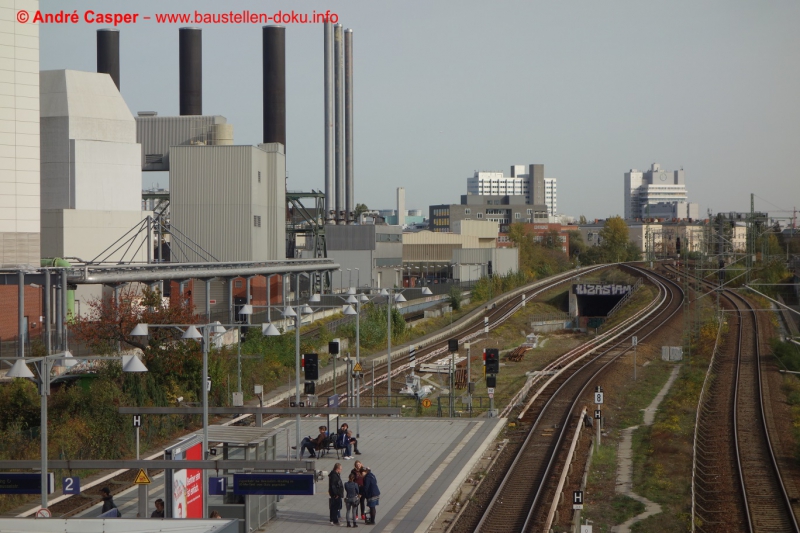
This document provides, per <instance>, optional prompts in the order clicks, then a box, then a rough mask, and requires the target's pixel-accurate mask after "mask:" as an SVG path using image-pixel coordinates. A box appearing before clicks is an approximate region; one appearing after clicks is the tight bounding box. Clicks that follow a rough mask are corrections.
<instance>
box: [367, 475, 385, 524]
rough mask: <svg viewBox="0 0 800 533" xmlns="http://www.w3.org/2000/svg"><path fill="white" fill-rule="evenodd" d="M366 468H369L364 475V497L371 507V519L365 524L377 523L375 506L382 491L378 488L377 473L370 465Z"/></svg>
mask: <svg viewBox="0 0 800 533" xmlns="http://www.w3.org/2000/svg"><path fill="white" fill-rule="evenodd" d="M364 468H366V469H367V475H366V476H365V477H364V497H365V498H366V499H367V506H368V507H369V520H367V521H366V522H365V524H375V515H376V514H377V510H376V509H375V508H376V507H377V506H378V500H379V497H380V495H381V491H380V489H378V480H377V479H376V478H375V474H373V473H372V470H370V468H369V467H364Z"/></svg>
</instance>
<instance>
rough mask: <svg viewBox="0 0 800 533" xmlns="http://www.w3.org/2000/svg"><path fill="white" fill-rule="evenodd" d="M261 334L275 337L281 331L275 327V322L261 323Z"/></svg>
mask: <svg viewBox="0 0 800 533" xmlns="http://www.w3.org/2000/svg"><path fill="white" fill-rule="evenodd" d="M261 334H262V335H264V336H266V337H274V336H276V335H280V334H281V332H280V331H278V328H276V327H275V324H273V323H272V322H269V323H267V324H261Z"/></svg>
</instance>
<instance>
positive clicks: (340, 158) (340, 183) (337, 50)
mask: <svg viewBox="0 0 800 533" xmlns="http://www.w3.org/2000/svg"><path fill="white" fill-rule="evenodd" d="M343 52H344V32H343V30H342V25H341V24H337V25H336V26H334V27H333V79H334V81H333V84H334V91H333V93H334V96H333V99H334V120H335V123H334V131H335V142H334V144H335V148H334V150H335V154H336V157H335V159H336V163H335V164H336V176H335V178H336V179H335V181H336V220H337V222H340V223H344V219H345V217H344V216H343V214H344V213H343V211H344V207H345V205H344V200H345V198H344V79H343V78H344V61H343Z"/></svg>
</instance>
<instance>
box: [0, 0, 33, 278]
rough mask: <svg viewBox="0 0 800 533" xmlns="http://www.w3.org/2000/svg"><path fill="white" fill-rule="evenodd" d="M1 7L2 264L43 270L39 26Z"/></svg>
mask: <svg viewBox="0 0 800 533" xmlns="http://www.w3.org/2000/svg"><path fill="white" fill-rule="evenodd" d="M8 4H9V5H7V6H5V5H4V7H8V9H0V265H9V266H10V265H33V266H39V259H40V257H41V255H40V253H39V246H40V225H39V224H40V223H39V206H40V203H39V25H38V24H20V23H18V22H17V21H16V19H15V16H16V13H17V11H18V10H21V9H24V10H26V11H27V12H28V13H36V12H37V11H38V10H39V2H38V0H14V1H13V2H10V3H8Z"/></svg>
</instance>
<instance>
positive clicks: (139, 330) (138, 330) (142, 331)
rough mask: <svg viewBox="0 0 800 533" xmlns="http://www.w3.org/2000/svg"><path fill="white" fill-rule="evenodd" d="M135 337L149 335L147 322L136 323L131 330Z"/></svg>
mask: <svg viewBox="0 0 800 533" xmlns="http://www.w3.org/2000/svg"><path fill="white" fill-rule="evenodd" d="M131 335H132V336H134V337H146V336H147V335H148V331H147V324H136V327H135V328H133V331H131Z"/></svg>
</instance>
